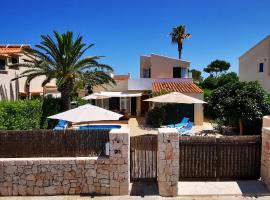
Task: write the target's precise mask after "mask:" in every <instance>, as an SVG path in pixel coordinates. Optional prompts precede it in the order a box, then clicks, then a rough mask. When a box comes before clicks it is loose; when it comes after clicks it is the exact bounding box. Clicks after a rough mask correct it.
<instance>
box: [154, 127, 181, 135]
mask: <svg viewBox="0 0 270 200" xmlns="http://www.w3.org/2000/svg"><path fill="white" fill-rule="evenodd" d="M158 132H159V133H162V134H164V133H174V132H175V133H178V131H177V130H176V128H159V129H158Z"/></svg>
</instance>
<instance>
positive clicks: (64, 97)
mask: <svg viewBox="0 0 270 200" xmlns="http://www.w3.org/2000/svg"><path fill="white" fill-rule="evenodd" d="M61 102H62V107H63V110H64V111H66V110H69V109H70V94H68V93H67V92H65V91H62V92H61Z"/></svg>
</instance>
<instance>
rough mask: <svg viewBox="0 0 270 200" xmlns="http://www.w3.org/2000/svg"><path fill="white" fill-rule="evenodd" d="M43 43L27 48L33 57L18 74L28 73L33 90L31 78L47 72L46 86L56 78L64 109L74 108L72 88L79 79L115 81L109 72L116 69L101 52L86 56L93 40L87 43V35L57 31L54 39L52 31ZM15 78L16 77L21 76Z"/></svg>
mask: <svg viewBox="0 0 270 200" xmlns="http://www.w3.org/2000/svg"><path fill="white" fill-rule="evenodd" d="M41 38H42V41H41V43H40V44H38V45H35V48H34V49H31V48H29V49H25V50H24V51H25V53H26V55H28V56H29V58H31V59H25V60H24V63H23V64H21V66H22V67H27V68H28V69H27V70H25V71H24V72H23V73H21V75H20V76H19V77H18V78H22V77H26V84H25V86H26V90H27V91H29V85H30V82H31V81H32V80H33V79H34V78H36V77H38V76H45V77H46V78H45V80H44V81H43V83H42V86H45V85H46V84H47V83H49V82H50V81H51V80H52V79H55V80H56V86H57V89H58V91H59V92H60V93H61V100H62V106H63V110H68V109H70V99H71V94H72V91H73V89H74V87H75V84H76V82H77V81H80V80H83V82H84V83H87V84H88V85H91V86H92V87H93V86H95V85H100V84H104V83H115V82H114V80H113V79H112V78H111V77H110V76H109V75H108V73H109V72H112V71H113V69H112V68H111V67H110V66H108V65H105V64H101V63H99V62H98V61H97V60H99V59H100V58H102V57H101V56H89V57H85V58H82V56H83V54H84V53H85V51H86V50H88V49H89V48H91V47H92V46H93V44H90V45H86V44H85V43H83V41H82V40H83V37H82V36H79V35H78V36H77V37H76V38H74V37H73V33H72V32H66V33H63V34H59V33H58V32H56V31H55V32H54V39H53V38H52V37H51V36H49V35H42V36H41ZM18 78H15V79H14V80H16V79H18Z"/></svg>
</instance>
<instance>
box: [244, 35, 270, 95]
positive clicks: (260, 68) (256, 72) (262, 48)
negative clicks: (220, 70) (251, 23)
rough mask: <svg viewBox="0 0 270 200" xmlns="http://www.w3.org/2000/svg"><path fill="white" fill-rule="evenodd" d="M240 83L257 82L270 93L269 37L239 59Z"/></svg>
mask: <svg viewBox="0 0 270 200" xmlns="http://www.w3.org/2000/svg"><path fill="white" fill-rule="evenodd" d="M239 79H240V81H258V82H259V83H260V84H261V86H262V87H263V88H264V90H265V91H267V92H268V93H270V35H269V36H267V37H266V38H264V39H263V40H261V41H260V42H259V43H257V44H256V45H255V46H253V47H252V48H251V49H249V50H248V51H247V52H246V53H244V54H243V55H242V56H240V57H239Z"/></svg>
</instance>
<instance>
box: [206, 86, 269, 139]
mask: <svg viewBox="0 0 270 200" xmlns="http://www.w3.org/2000/svg"><path fill="white" fill-rule="evenodd" d="M207 107H208V109H209V110H211V113H212V114H213V115H214V116H213V117H214V118H216V119H218V120H220V121H222V122H223V123H227V124H230V125H232V124H236V123H239V128H240V135H242V134H243V121H250V122H251V121H253V120H258V119H261V118H262V117H263V116H264V115H265V114H269V113H270V105H269V103H268V102H267V95H266V93H265V91H264V90H263V89H262V87H261V86H260V85H259V83H258V82H234V83H228V84H226V85H224V86H222V87H220V88H218V89H216V90H215V91H214V92H213V93H212V94H211V96H210V97H209V98H208V105H207Z"/></svg>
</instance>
